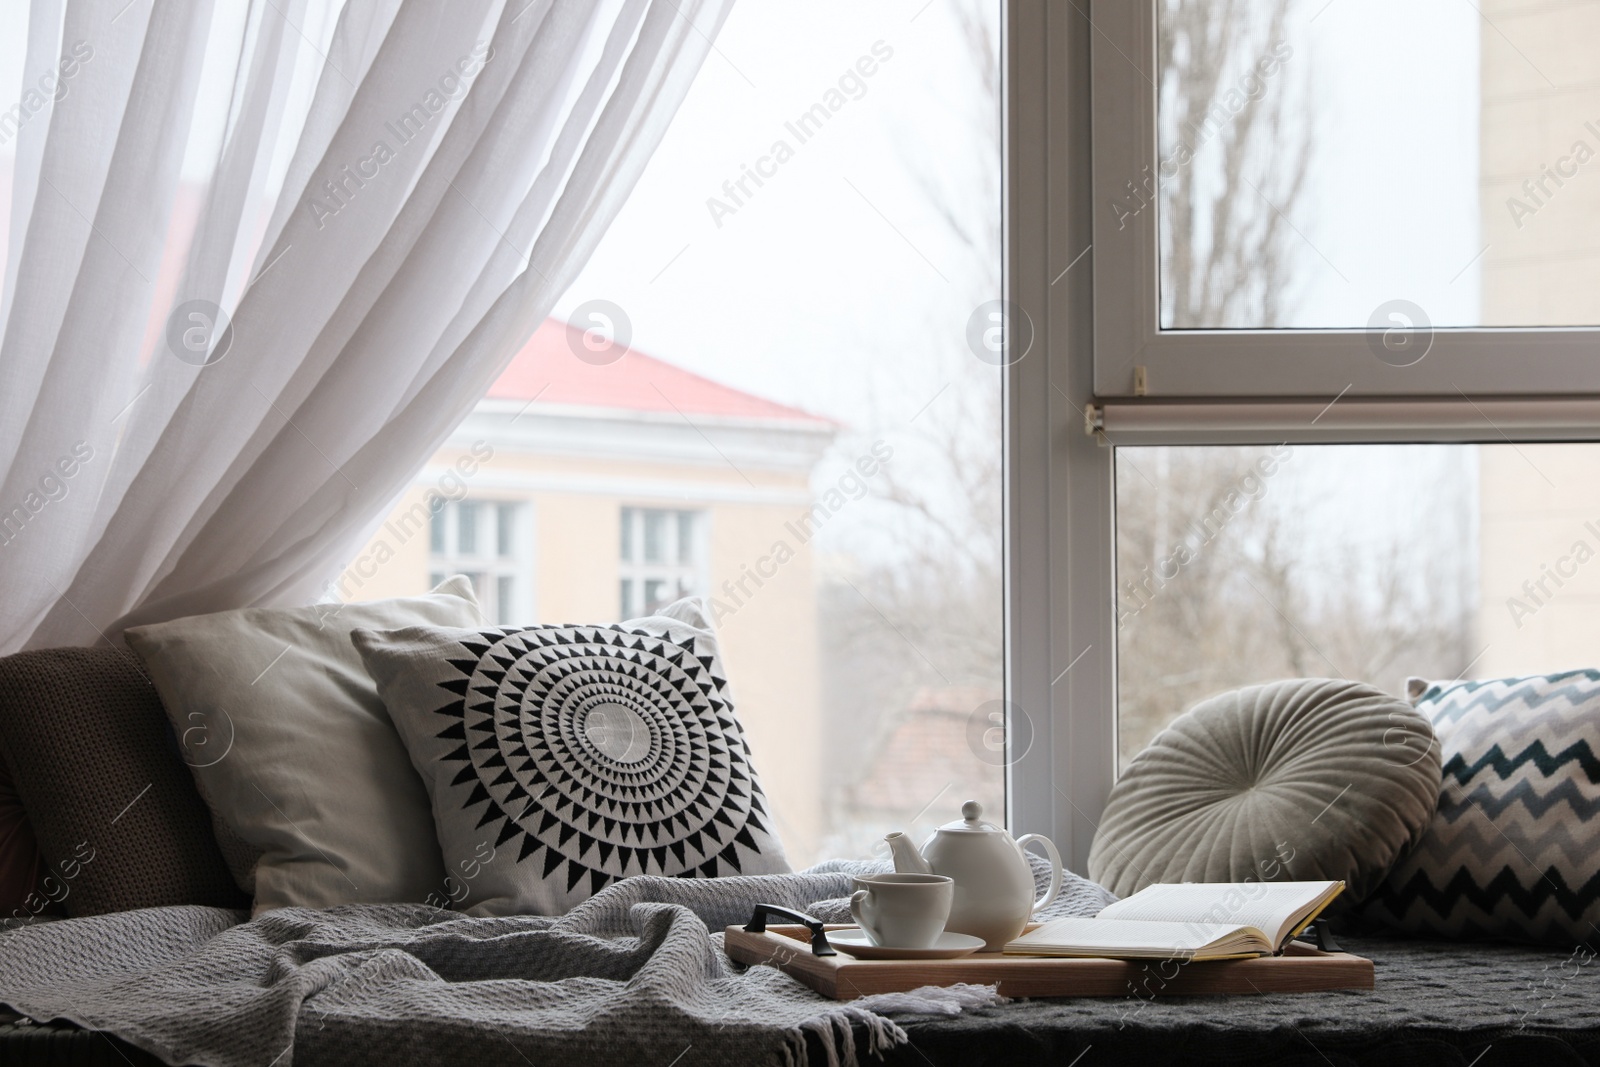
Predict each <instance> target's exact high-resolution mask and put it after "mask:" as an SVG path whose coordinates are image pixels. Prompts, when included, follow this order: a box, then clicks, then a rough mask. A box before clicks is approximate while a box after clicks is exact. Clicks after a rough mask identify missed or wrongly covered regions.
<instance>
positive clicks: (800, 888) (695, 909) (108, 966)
mask: <svg viewBox="0 0 1600 1067" xmlns="http://www.w3.org/2000/svg"><path fill="white" fill-rule="evenodd" d="M881 869H883V868H882V866H881V865H878V864H862V863H845V862H839V861H836V862H833V863H828V864H823V865H820V866H819V867H815V868H812V869H811V870H810V871H807V872H803V873H800V874H790V875H763V876H751V877H741V878H718V879H699V880H695V879H674V878H655V877H645V878H630V879H627V880H625V881H623V882H619V883H617V884H614V885H612V886H609V887H607V888H606V889H604V890H602V891H601V892H600V893H599V894H597V895H596V896H595V897H593V898H592V899H590V900H589V901H587V902H586V903H584V904H580V905H579V906H578V907H577V908H575V909H573V911H571V912H570V913H569V914H567V915H565V916H562V917H559V918H545V917H539V916H511V917H505V918H490V919H479V918H467V917H463V916H460V915H457V914H455V913H453V912H447V911H441V910H438V909H436V908H432V907H427V906H424V905H399V904H395V905H349V906H345V907H339V908H332V909H328V910H320V911H313V910H306V909H300V908H284V909H280V910H277V911H272V912H268V913H266V914H264V915H263V916H261V917H260V918H259V919H256V920H255V921H253V922H240V919H241V918H242V916H241V915H240V914H238V913H235V912H229V911H223V910H219V909H215V908H201V907H178V908H153V909H148V910H144V911H134V912H125V913H121V914H114V915H101V916H94V917H91V918H84V919H72V920H65V921H61V922H52V923H45V924H41V925H35V926H27V927H22V928H19V929H16V930H13V931H11V932H9V933H5V934H0V1002H3V1003H5V1004H6V1005H9V1006H10V1007H12V1008H14V1009H15V1010H16V1011H18V1012H21V1013H23V1014H25V1015H27V1016H29V1017H31V1018H34V1019H37V1020H41V1021H43V1020H51V1019H67V1020H70V1021H72V1022H74V1023H77V1024H79V1025H82V1026H86V1027H90V1028H93V1029H98V1030H105V1031H109V1032H111V1033H114V1034H116V1035H117V1036H119V1037H121V1038H123V1039H124V1040H126V1041H128V1042H130V1043H131V1044H134V1045H137V1046H139V1047H140V1048H143V1049H146V1050H148V1051H150V1052H152V1053H154V1054H156V1055H158V1056H160V1057H162V1058H163V1059H164V1060H166V1061H167V1062H168V1063H173V1064H181V1063H199V1064H208V1065H216V1067H267V1065H271V1067H289V1065H290V1064H291V1063H298V1064H301V1065H302V1067H307V1065H316V1064H341V1065H345V1064H348V1065H361V1064H375V1065H376V1064H384V1065H388V1064H394V1063H473V1064H482V1065H485V1067H498V1065H502V1064H503V1065H507V1067H526V1065H528V1064H538V1065H539V1067H552V1065H560V1064H581V1065H583V1067H598V1065H599V1064H605V1063H624V1062H626V1063H635V1062H636V1063H646V1064H654V1065H657V1067H668V1065H670V1064H672V1063H674V1062H676V1061H677V1060H678V1059H679V1058H680V1057H684V1056H686V1055H687V1054H689V1053H690V1052H691V1050H692V1051H693V1055H692V1057H691V1058H689V1059H685V1060H684V1062H685V1063H688V1062H694V1063H728V1064H754V1063H774V1064H785V1065H792V1064H801V1063H804V1062H805V1060H806V1037H807V1034H810V1035H812V1037H813V1041H814V1043H817V1044H820V1046H821V1047H822V1048H823V1049H825V1050H826V1054H827V1056H828V1058H829V1061H830V1062H832V1063H838V1064H844V1065H850V1064H854V1063H857V1062H859V1059H858V1055H857V1053H858V1050H857V1049H856V1047H855V1038H854V1036H853V1032H854V1031H859V1032H860V1033H862V1034H863V1035H864V1037H863V1040H864V1042H865V1043H866V1045H867V1047H866V1048H864V1049H861V1050H859V1051H860V1052H861V1053H864V1054H871V1053H874V1052H876V1051H878V1050H880V1049H887V1048H891V1047H893V1046H895V1045H898V1044H900V1043H902V1042H904V1041H905V1040H906V1036H905V1033H904V1031H903V1030H901V1029H900V1027H899V1026H897V1025H896V1024H895V1023H894V1022H892V1021H891V1020H889V1019H887V1018H885V1017H884V1016H883V1015H881V1014H879V1013H878V1011H875V1010H873V1008H874V1007H877V1008H879V1009H880V1010H884V1011H888V1010H900V1009H903V1008H904V1007H905V1002H904V998H899V999H898V1000H895V999H888V998H885V999H883V1000H879V999H878V998H867V999H865V1000H862V1001H856V1002H850V1003H835V1002H833V1001H829V1000H826V999H824V998H822V997H819V996H818V995H816V994H814V993H812V992H811V991H810V990H808V989H806V988H804V987H803V986H801V985H800V984H799V983H797V982H795V981H794V980H793V979H791V978H789V977H788V976H787V975H785V974H783V973H781V972H779V971H777V970H775V969H773V968H770V967H753V968H750V969H749V970H748V971H745V972H743V973H740V972H738V971H737V970H736V969H735V968H734V967H732V966H731V965H730V964H729V963H728V961H727V959H726V957H725V956H724V955H723V953H722V951H721V938H720V934H717V935H714V934H713V933H712V931H720V930H721V929H722V928H723V927H725V926H728V925H731V924H734V923H742V922H744V921H746V920H748V919H749V917H750V907H751V905H752V904H753V903H754V902H756V901H758V900H761V901H768V902H771V903H775V904H781V905H787V906H790V907H798V908H803V909H806V910H810V911H813V912H816V913H818V914H820V915H821V916H822V917H824V918H828V919H831V920H834V921H838V920H839V918H840V909H841V905H842V901H841V900H840V899H839V898H841V897H844V896H845V895H846V894H847V893H848V892H849V890H850V875H851V874H852V873H859V872H862V871H865V870H881ZM1066 879H1067V880H1066V882H1065V884H1064V886H1063V892H1062V897H1061V899H1060V900H1058V901H1057V902H1056V904H1055V905H1054V906H1052V907H1051V909H1050V912H1049V913H1050V914H1051V915H1065V914H1093V913H1094V912H1096V911H1098V910H1099V909H1100V908H1101V907H1104V906H1105V904H1106V903H1108V902H1109V901H1110V899H1111V898H1110V897H1109V896H1108V895H1107V894H1106V893H1105V892H1104V891H1103V890H1101V889H1100V888H1099V887H1097V886H1094V885H1093V884H1092V883H1089V882H1086V881H1084V880H1082V879H1079V878H1076V877H1075V876H1072V875H1067V876H1066ZM891 996H897V995H891ZM925 1000H926V1007H925V1008H924V1010H928V1011H944V1012H947V1013H948V1012H953V1011H959V1010H960V1008H961V1007H962V1006H973V1005H980V1004H987V1003H993V1002H994V1000H995V998H994V997H993V995H992V994H991V993H988V992H986V991H983V990H972V989H969V990H966V991H962V992H960V993H958V994H956V995H953V996H952V995H948V994H940V995H930V996H928V997H926V998H925ZM853 1028H854V1030H853Z"/></svg>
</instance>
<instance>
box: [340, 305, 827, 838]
mask: <svg viewBox="0 0 1600 1067" xmlns="http://www.w3.org/2000/svg"><path fill="white" fill-rule="evenodd" d="M585 341H586V338H585V337H584V335H583V334H582V333H581V331H578V330H576V329H575V328H573V327H569V326H567V325H566V324H564V323H560V322H557V321H555V320H551V321H549V322H547V323H546V324H545V325H544V326H543V327H542V328H541V329H540V330H539V331H538V333H537V334H536V335H535V336H534V338H533V339H532V340H531V341H530V342H529V344H528V345H527V346H526V347H525V348H524V349H523V351H522V352H521V353H519V355H518V356H517V358H516V360H515V361H514V362H513V363H512V365H511V367H510V368H508V370H507V371H506V373H505V375H503V376H502V377H501V379H500V380H499V382H497V383H496V385H495V386H494V387H493V388H492V389H491V390H490V393H489V395H488V397H486V398H485V399H484V400H483V401H482V402H480V404H479V405H478V407H477V409H476V410H475V411H474V412H473V414H472V415H471V416H469V417H468V418H467V420H466V421H465V422H464V423H462V425H461V426H460V427H458V428H457V430H456V431H455V432H454V433H453V434H452V436H451V438H450V440H449V441H448V443H447V444H446V445H445V447H443V448H441V449H440V450H439V452H438V453H437V454H436V455H435V456H434V457H433V458H432V460H431V461H430V462H429V464H428V465H427V467H426V468H425V469H424V470H423V471H422V472H421V473H420V474H419V475H418V477H417V478H416V480H415V482H414V483H413V485H412V487H411V488H410V490H408V492H407V493H406V494H405V496H404V497H403V498H402V500H401V501H400V502H399V503H398V504H397V505H396V507H395V508H394V510H393V512H392V513H391V514H390V515H389V517H388V518H387V519H386V520H385V521H384V523H383V524H382V525H381V526H380V527H379V528H378V530H377V531H376V532H375V533H374V535H373V537H372V539H371V541H370V542H369V544H368V545H367V546H366V547H365V548H364V549H363V551H362V552H361V553H360V554H359V555H358V556H357V557H356V558H355V560H353V561H352V562H351V564H350V566H349V567H348V568H347V569H346V570H345V572H344V574H343V575H342V576H341V578H340V581H339V583H338V586H339V588H338V595H339V597H340V599H344V600H371V599H377V598H381V597H388V596H403V595H412V594H416V593H418V592H422V591H425V590H427V589H428V588H430V587H431V585H432V584H434V583H436V582H437V581H439V580H441V579H442V578H443V577H445V576H447V575H449V574H456V573H464V574H468V575H470V576H471V577H472V579H473V582H474V586H475V588H476V590H477V592H478V597H479V601H480V603H481V604H482V605H483V606H484V609H485V612H486V613H487V614H488V615H489V617H490V618H491V619H492V620H494V621H495V622H497V623H501V624H517V625H522V624H533V623H608V622H616V621H620V620H621V619H625V618H631V617H637V616H640V615H644V614H648V613H649V611H651V610H653V609H654V608H656V607H659V606H661V605H663V604H666V603H670V602H671V601H672V600H675V599H677V598H678V597H679V596H682V595H700V596H706V597H708V598H710V600H711V605H712V611H713V614H714V615H715V616H716V618H717V626H718V632H719V635H720V638H721V642H722V645H723V652H724V658H725V660H726V665H727V670H728V674H729V680H730V683H731V685H732V688H733V694H734V700H735V706H736V708H737V709H738V711H739V715H740V719H741V721H742V723H743V724H744V727H745V730H746V733H747V735H748V738H749V741H750V746H751V748H752V750H753V753H754V757H755V762H756V767H757V769H758V770H759V772H760V773H761V776H762V784H763V787H764V788H765V790H766V792H767V794H768V795H769V797H770V799H771V801H772V810H773V813H774V816H775V819H776V821H777V823H778V829H779V832H780V834H781V836H782V838H783V842H784V845H785V847H786V849H787V850H788V851H789V854H790V857H791V859H792V860H794V861H795V862H797V863H804V862H807V861H809V859H810V857H811V856H812V855H814V854H815V852H816V850H817V848H818V846H819V843H820V840H821V837H822V829H823V827H822V820H823V812H824V806H823V798H822V796H821V795H820V792H821V790H820V784H821V782H822V771H821V763H820V759H821V751H820V745H821V730H820V711H821V708H820V700H821V696H820V687H819V681H818V679H819V670H820V664H819V651H818V634H817V597H816V590H815V581H816V579H815V575H814V558H813V547H812V544H811V537H810V533H812V532H814V529H815V523H816V511H815V508H816V507H817V506H818V503H817V501H815V500H814V499H813V493H812V488H811V472H812V468H813V467H814V466H815V464H816V462H817V461H818V459H819V458H820V457H821V455H822V453H823V451H824V450H825V449H826V448H827V447H828V445H829V443H830V442H831V440H832V438H833V435H834V432H835V429H836V427H835V425H834V424H833V423H832V422H830V421H829V420H826V419H823V418H820V417H817V416H814V415H811V414H808V413H806V412H803V411H799V410H797V409H793V408H789V407H785V406H783V405H779V404H775V403H773V402H771V401H767V400H764V399H762V398H759V397H754V396H751V395H749V394H747V393H742V392H740V391H738V390H735V389H732V388H730V387H728V386H725V385H721V384H719V383H716V382H711V381H709V380H707V379H704V378H701V377H699V376H696V375H693V374H690V373H688V372H686V371H684V370H682V369H681V368H678V367H675V366H672V365H671V364H668V363H665V362H663V361H661V360H657V359H653V358H652V357H650V356H647V355H644V354H642V353H639V352H635V351H632V350H626V349H621V350H617V351H613V352H608V353H602V354H601V358H598V359H596V358H595V356H594V354H593V353H591V352H590V351H589V350H588V349H587V348H586V347H585ZM580 353H583V354H584V355H586V356H588V357H589V358H588V359H586V358H583V356H580ZM591 359H593V360H594V361H593V362H591V361H590V360H591Z"/></svg>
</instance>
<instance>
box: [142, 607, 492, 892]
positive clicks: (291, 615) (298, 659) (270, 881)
mask: <svg viewBox="0 0 1600 1067" xmlns="http://www.w3.org/2000/svg"><path fill="white" fill-rule="evenodd" d="M485 621H486V620H485V619H484V618H483V613H482V612H481V611H479V609H478V603H477V601H476V600H475V599H474V598H473V595H472V584H471V582H470V581H469V580H468V579H467V578H464V577H455V578H451V579H450V580H449V581H446V582H444V583H443V584H442V585H440V586H439V587H438V588H437V589H435V590H433V592H431V593H428V594H427V595H425V596H417V597H405V598H401V599H395V600H378V601H372V602H370V603H364V604H361V603H358V604H319V605H313V606H310V607H304V608H289V609H271V608H249V609H245V610H242V611H224V612H219V613H217V614H214V615H196V616H192V617H190V618H185V619H176V620H174V621H172V622H164V623H158V624H155V625H151V626H137V627H134V628H132V629H130V630H129V631H128V632H127V638H128V644H129V645H130V646H132V648H133V650H134V651H135V652H136V653H138V655H139V657H140V658H141V659H142V660H144V662H145V665H146V666H147V667H148V668H149V670H150V676H151V678H152V679H153V680H154V681H155V685H156V689H157V691H158V692H160V694H161V701H162V703H163V704H164V705H166V709H167V715H168V717H169V718H170V719H171V720H172V726H173V730H174V732H175V733H176V734H177V736H178V739H179V742H180V746H181V747H182V749H183V754H184V759H185V762H187V763H188V764H189V767H190V770H191V771H192V773H193V774H194V779H195V784H196V785H197V786H198V787H199V789H200V794H201V796H203V797H204V798H205V800H206V802H207V803H208V804H209V805H210V806H211V810H212V813H213V816H214V818H215V819H216V820H217V821H218V822H219V823H220V824H222V825H221V826H220V827H219V831H224V832H223V833H221V834H219V836H224V837H226V836H229V835H231V836H233V837H235V838H237V839H239V840H240V841H242V842H244V843H245V844H246V845H247V846H249V849H247V850H244V852H243V853H242V854H241V850H238V849H225V850H224V851H225V854H226V855H227V858H228V861H229V866H230V868H231V869H232V872H233V875H234V878H235V879H237V880H238V881H239V883H240V885H241V886H243V887H244V888H245V889H246V890H247V891H250V892H253V893H254V895H255V910H256V912H257V913H260V912H262V911H266V910H268V909H271V908H281V907H290V906H299V907H310V908H322V907H331V906H333V905H335V904H349V903H370V902H392V901H421V900H423V899H424V898H425V897H427V895H428V894H429V893H432V892H435V891H437V890H438V888H439V886H440V885H441V884H443V881H444V867H443V863H442V861H441V859H440V856H439V846H438V843H437V841H436V840H435V839H434V835H433V818H432V816H431V814H430V813H429V811H428V795H427V791H426V790H425V789H424V788H423V784H422V781H421V779H419V778H418V777H417V775H416V772H415V771H413V770H412V768H411V760H410V758H409V757H407V755H406V751H405V748H404V746H403V745H401V743H400V738H399V737H398V736H397V735H396V734H395V731H394V727H393V725H391V724H390V722H389V718H388V715H387V714H386V713H385V711H384V708H383V703H382V702H381V701H380V700H379V699H378V692H377V688H376V686H375V685H374V684H373V682H372V679H371V677H370V676H368V674H367V672H366V668H365V667H363V666H362V663H361V657H360V656H359V655H358V654H357V653H356V650H355V649H354V647H352V646H351V644H350V631H351V630H353V629H355V628H356V627H358V626H364V627H378V628H384V629H388V628H392V627H398V626H416V625H432V626H481V625H483V624H484V623H485ZM257 857H258V858H257ZM252 859H254V863H253V864H252Z"/></svg>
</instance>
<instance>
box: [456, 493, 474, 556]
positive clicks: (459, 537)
mask: <svg viewBox="0 0 1600 1067" xmlns="http://www.w3.org/2000/svg"><path fill="white" fill-rule="evenodd" d="M478 508H479V505H477V504H469V503H467V502H465V501H463V502H461V503H459V504H457V505H456V551H457V552H459V553H461V554H462V555H463V556H475V555H477V554H478Z"/></svg>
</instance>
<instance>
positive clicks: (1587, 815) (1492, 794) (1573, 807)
mask: <svg viewBox="0 0 1600 1067" xmlns="http://www.w3.org/2000/svg"><path fill="white" fill-rule="evenodd" d="M1452 792H1454V790H1453V789H1447V790H1446V792H1445V793H1444V794H1443V795H1442V796H1440V797H1439V808H1438V811H1437V812H1436V813H1435V816H1434V817H1435V822H1436V823H1437V820H1439V819H1443V820H1444V821H1445V822H1447V823H1452V822H1455V821H1456V820H1457V819H1459V818H1461V816H1462V814H1464V813H1465V812H1467V811H1472V810H1477V811H1481V812H1482V813H1483V814H1484V815H1486V816H1487V817H1488V818H1490V819H1495V820H1498V819H1499V818H1501V817H1502V816H1503V815H1505V814H1506V813H1507V812H1508V811H1510V810H1511V809H1512V808H1513V807H1516V806H1521V807H1522V808H1523V809H1524V810H1525V811H1526V812H1527V814H1528V815H1530V816H1532V817H1534V818H1543V817H1545V816H1547V815H1549V813H1550V810H1551V809H1552V808H1555V807H1558V806H1561V805H1565V806H1566V807H1567V808H1568V809H1569V810H1570V811H1571V812H1572V814H1573V815H1576V816H1577V817H1578V820H1579V821H1580V822H1584V823H1587V822H1588V821H1589V820H1590V819H1592V818H1594V815H1595V813H1596V812H1597V811H1600V797H1596V796H1595V795H1594V791H1593V790H1591V789H1586V788H1584V787H1583V786H1582V785H1580V784H1579V783H1578V782H1576V781H1574V780H1573V779H1571V778H1563V779H1561V780H1560V781H1558V782H1556V784H1555V785H1553V786H1551V787H1549V788H1548V789H1546V790H1545V791H1543V792H1540V791H1539V790H1538V789H1537V788H1536V787H1535V785H1534V783H1533V782H1531V781H1526V780H1524V781H1519V782H1518V783H1517V784H1516V785H1514V786H1512V787H1511V788H1509V789H1505V788H1503V787H1500V786H1499V784H1498V783H1493V782H1482V783H1480V784H1478V785H1477V786H1475V787H1474V788H1473V789H1472V790H1471V791H1469V792H1466V793H1463V794H1461V795H1460V796H1459V797H1455V796H1452V795H1451V794H1452Z"/></svg>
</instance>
